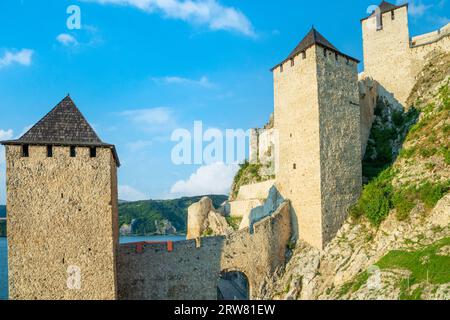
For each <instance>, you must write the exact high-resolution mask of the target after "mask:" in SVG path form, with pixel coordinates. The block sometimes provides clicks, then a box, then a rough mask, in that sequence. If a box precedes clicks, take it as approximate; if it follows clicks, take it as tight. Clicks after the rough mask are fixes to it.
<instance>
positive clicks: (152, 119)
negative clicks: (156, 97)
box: [119, 107, 174, 126]
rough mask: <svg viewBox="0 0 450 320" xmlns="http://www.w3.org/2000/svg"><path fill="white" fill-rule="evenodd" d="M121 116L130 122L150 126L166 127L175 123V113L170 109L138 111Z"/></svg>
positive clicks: (123, 113) (125, 112) (124, 113)
mask: <svg viewBox="0 0 450 320" xmlns="http://www.w3.org/2000/svg"><path fill="white" fill-rule="evenodd" d="M119 115H121V116H124V117H126V118H128V119H129V120H131V121H133V122H135V123H137V124H143V125H148V126H166V125H169V124H172V123H173V121H174V120H173V112H172V110H171V109H170V108H165V107H161V108H153V109H137V110H127V111H123V112H121V113H120V114H119Z"/></svg>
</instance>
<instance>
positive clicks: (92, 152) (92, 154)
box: [89, 147, 97, 158]
mask: <svg viewBox="0 0 450 320" xmlns="http://www.w3.org/2000/svg"><path fill="white" fill-rule="evenodd" d="M89 155H90V157H91V158H95V157H97V148H96V147H91V148H89Z"/></svg>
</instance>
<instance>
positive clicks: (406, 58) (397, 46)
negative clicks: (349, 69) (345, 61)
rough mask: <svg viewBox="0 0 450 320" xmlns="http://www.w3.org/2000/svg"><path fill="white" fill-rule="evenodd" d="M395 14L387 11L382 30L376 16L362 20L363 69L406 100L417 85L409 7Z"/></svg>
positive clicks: (395, 94) (398, 97) (398, 96)
mask: <svg viewBox="0 0 450 320" xmlns="http://www.w3.org/2000/svg"><path fill="white" fill-rule="evenodd" d="M394 17H395V18H394V20H392V16H391V12H387V13H384V14H383V28H382V29H381V30H377V27H376V18H375V17H372V18H369V19H366V20H363V21H362V31H363V44H364V73H365V75H366V76H367V77H371V78H373V79H374V80H376V81H378V83H380V85H381V86H383V87H384V88H385V89H386V90H387V91H389V92H392V93H393V94H394V96H395V98H396V99H397V100H398V101H400V102H401V103H402V104H404V103H405V102H406V99H407V98H408V96H409V93H410V91H411V89H412V87H413V85H414V76H413V73H412V69H411V59H410V38H409V29H408V11H407V7H406V6H404V7H401V8H399V9H397V10H395V15H394Z"/></svg>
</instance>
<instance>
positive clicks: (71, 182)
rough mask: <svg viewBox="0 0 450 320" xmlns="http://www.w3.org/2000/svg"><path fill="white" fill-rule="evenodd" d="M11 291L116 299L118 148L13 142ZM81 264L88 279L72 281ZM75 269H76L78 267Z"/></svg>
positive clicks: (9, 156)
mask: <svg viewBox="0 0 450 320" xmlns="http://www.w3.org/2000/svg"><path fill="white" fill-rule="evenodd" d="M6 160H7V194H8V197H7V199H8V203H7V210H8V226H9V228H8V246H9V248H8V249H9V250H8V254H9V256H8V263H9V297H10V299H43V300H46V299H58V300H59V299H82V300H88V299H116V297H117V295H116V274H115V264H116V263H115V260H114V259H115V248H116V245H117V243H118V233H117V230H116V225H117V223H116V221H117V207H116V206H115V203H116V202H117V201H116V199H117V182H116V178H115V177H116V164H115V161H114V158H113V156H112V152H111V150H110V149H107V148H97V156H96V157H95V158H91V157H90V155H89V148H82V147H78V148H77V156H76V157H74V158H71V157H70V155H69V148H68V147H53V157H47V149H46V147H45V146H29V157H22V156H21V147H20V146H6ZM69 267H74V268H75V269H74V268H72V271H74V270H76V268H79V271H80V273H79V275H80V280H81V282H80V283H81V287H80V288H79V289H78V288H77V287H76V285H75V286H74V287H72V288H69V287H68V285H67V283H68V277H69V274H68V270H69ZM74 274H75V275H76V272H75V273H74Z"/></svg>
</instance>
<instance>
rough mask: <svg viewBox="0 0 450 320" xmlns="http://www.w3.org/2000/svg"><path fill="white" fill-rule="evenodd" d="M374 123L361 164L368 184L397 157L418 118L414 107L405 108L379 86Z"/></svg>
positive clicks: (417, 112)
mask: <svg viewBox="0 0 450 320" xmlns="http://www.w3.org/2000/svg"><path fill="white" fill-rule="evenodd" d="M377 86H378V88H377V97H376V105H375V108H374V111H373V122H372V127H371V129H370V135H369V138H368V142H367V148H366V152H365V155H364V159H363V162H362V167H363V176H364V177H365V182H366V183H367V182H369V181H371V180H372V179H373V178H374V177H376V176H378V175H379V174H380V173H381V172H382V171H383V170H385V169H386V168H387V167H388V166H390V165H391V164H392V163H393V162H394V161H395V159H396V158H397V157H398V155H399V153H400V151H401V149H402V147H403V143H404V141H405V139H406V136H407V134H408V132H409V129H410V128H411V126H413V125H414V124H415V123H416V122H417V120H418V118H419V111H418V110H417V109H415V108H414V107H411V108H409V109H408V110H406V111H405V108H404V107H403V106H402V105H401V104H400V103H399V102H398V101H397V100H395V98H394V97H393V95H392V94H390V93H388V92H387V91H386V89H384V88H383V87H382V86H381V85H380V84H378V83H377Z"/></svg>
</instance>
